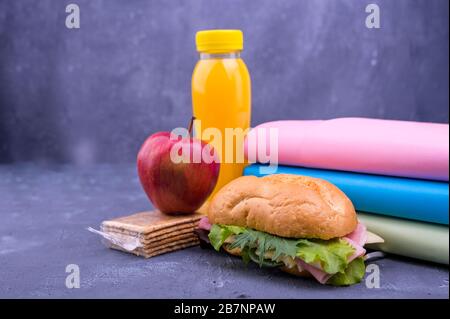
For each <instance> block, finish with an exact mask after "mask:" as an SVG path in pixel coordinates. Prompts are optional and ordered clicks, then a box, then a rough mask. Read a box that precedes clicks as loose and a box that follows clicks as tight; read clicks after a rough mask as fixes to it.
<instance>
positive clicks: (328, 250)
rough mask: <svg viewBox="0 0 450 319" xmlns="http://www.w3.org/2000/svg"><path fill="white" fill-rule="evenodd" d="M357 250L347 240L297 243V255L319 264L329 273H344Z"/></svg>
mask: <svg viewBox="0 0 450 319" xmlns="http://www.w3.org/2000/svg"><path fill="white" fill-rule="evenodd" d="M354 252H355V249H354V248H353V247H352V246H350V245H349V244H348V243H347V242H346V241H345V240H342V239H333V240H314V241H312V240H307V239H300V240H298V243H297V257H298V258H300V259H302V260H303V261H304V262H305V263H307V264H310V265H313V266H316V267H317V266H318V268H320V269H322V270H323V271H325V272H326V273H327V274H336V273H343V272H344V271H345V269H346V268H347V265H348V258H349V257H350V256H351V255H352V254H353V253H354Z"/></svg>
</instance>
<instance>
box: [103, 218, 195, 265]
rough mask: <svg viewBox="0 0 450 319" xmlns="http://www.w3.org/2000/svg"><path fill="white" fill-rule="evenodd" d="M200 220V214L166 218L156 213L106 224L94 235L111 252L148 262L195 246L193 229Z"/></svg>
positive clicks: (110, 221) (108, 221)
mask: <svg viewBox="0 0 450 319" xmlns="http://www.w3.org/2000/svg"><path fill="white" fill-rule="evenodd" d="M202 217H203V215H202V214H199V213H194V214H189V215H165V214H163V213H161V212H159V211H156V210H155V211H150V212H142V213H137V214H133V215H130V216H124V217H119V218H115V219H112V220H106V221H104V222H103V223H102V224H101V231H100V232H98V231H95V232H97V233H99V234H100V235H102V236H103V238H105V239H106V241H105V243H106V244H107V245H108V246H109V247H111V248H114V249H118V250H122V251H126V252H131V253H133V254H135V255H138V256H143V257H145V258H149V257H153V256H156V255H160V254H164V253H167V252H171V251H174V250H179V249H183V248H186V247H190V246H194V245H198V244H199V240H198V237H197V235H196V234H195V233H194V229H195V228H196V227H197V225H198V222H199V220H200V218H202Z"/></svg>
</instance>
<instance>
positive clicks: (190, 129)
mask: <svg viewBox="0 0 450 319" xmlns="http://www.w3.org/2000/svg"><path fill="white" fill-rule="evenodd" d="M194 121H195V116H193V117H191V121H190V122H189V128H188V132H189V136H191V137H192V128H193V126H194Z"/></svg>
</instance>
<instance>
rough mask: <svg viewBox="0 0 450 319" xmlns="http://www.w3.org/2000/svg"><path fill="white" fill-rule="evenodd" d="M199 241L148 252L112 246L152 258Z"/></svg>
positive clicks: (194, 244) (196, 243) (193, 244)
mask: <svg viewBox="0 0 450 319" xmlns="http://www.w3.org/2000/svg"><path fill="white" fill-rule="evenodd" d="M199 243H200V242H199V241H198V240H197V241H191V242H187V243H184V244H178V245H175V246H169V247H166V248H162V249H159V250H153V251H152V252H146V251H145V250H142V249H140V248H138V249H135V250H133V251H128V250H126V249H124V248H122V247H120V246H117V245H114V244H112V245H111V246H110V247H111V248H113V249H116V250H120V251H123V252H127V253H132V254H134V255H136V256H143V257H145V258H150V257H154V256H157V255H161V254H165V253H168V252H172V251H176V250H180V249H184V248H187V247H191V246H196V245H198V244H199Z"/></svg>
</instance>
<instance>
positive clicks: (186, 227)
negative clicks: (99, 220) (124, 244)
mask: <svg viewBox="0 0 450 319" xmlns="http://www.w3.org/2000/svg"><path fill="white" fill-rule="evenodd" d="M197 226H198V222H194V223H185V224H180V225H176V226H170V227H166V228H162V229H159V230H157V231H154V232H152V233H147V234H143V233H138V232H133V231H129V230H127V229H123V228H116V227H109V226H105V225H101V227H100V228H101V230H102V231H104V232H115V233H120V234H124V235H128V236H134V237H140V238H146V239H150V238H154V237H159V236H162V235H164V234H168V233H176V232H179V231H187V230H190V231H192V232H193V231H194V229H195V228H197Z"/></svg>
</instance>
